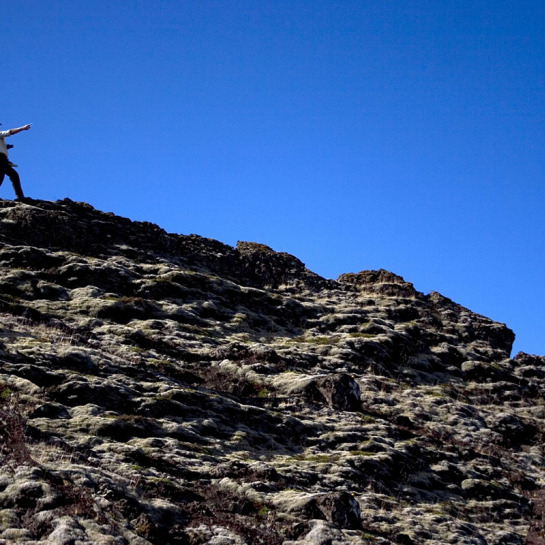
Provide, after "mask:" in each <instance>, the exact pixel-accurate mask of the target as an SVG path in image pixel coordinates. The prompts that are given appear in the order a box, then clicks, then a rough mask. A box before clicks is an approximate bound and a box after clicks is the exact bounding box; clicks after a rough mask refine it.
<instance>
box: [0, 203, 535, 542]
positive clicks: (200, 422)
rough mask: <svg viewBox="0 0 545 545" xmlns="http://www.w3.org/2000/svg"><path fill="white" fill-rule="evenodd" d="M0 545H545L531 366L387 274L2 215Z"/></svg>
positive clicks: (256, 248)
mask: <svg viewBox="0 0 545 545" xmlns="http://www.w3.org/2000/svg"><path fill="white" fill-rule="evenodd" d="M0 260H1V263H2V268H1V271H0V461H1V466H0V545H7V544H8V543H19V542H21V543H23V542H25V543H44V544H45V543H48V544H53V543H55V544H61V543H62V544H74V543H81V544H94V543H100V544H102V543H104V544H106V543H108V544H115V545H118V544H119V545H122V544H135V545H144V544H150V543H151V544H161V545H168V544H183V545H201V544H202V545H205V544H208V545H219V544H225V545H231V544H232V545H242V544H247V545H254V544H273V545H282V544H283V545H294V544H301V545H319V544H320V545H325V544H336V545H345V544H367V543H373V544H379V545H386V544H412V543H414V544H429V545H432V544H433V545H440V544H441V545H444V544H447V543H453V544H454V543H455V544H472V545H473V544H483V545H485V544H488V545H500V544H503V545H506V544H521V545H522V544H523V543H534V544H537V543H543V537H542V536H543V525H544V521H543V518H544V517H545V508H544V507H543V506H544V505H545V495H544V493H543V482H545V456H544V452H543V430H544V423H543V418H544V416H545V400H544V397H543V392H544V385H545V357H543V356H531V355H528V354H522V353H521V354H517V355H515V356H514V357H513V358H512V357H511V348H512V343H513V340H514V334H513V332H512V331H511V330H510V329H509V328H507V327H506V326H505V325H504V324H500V323H496V322H493V321H491V320H489V319H488V318H486V317H483V316H480V315H478V314H475V313H473V312H471V311H470V310H468V309H466V308H463V307H462V306H460V305H458V304H456V303H454V302H453V301H451V300H450V299H448V298H446V297H444V296H442V295H440V294H438V293H430V294H428V295H425V294H422V293H419V292H418V291H416V290H415V289H414V287H413V286H412V284H410V283H409V282H406V281H405V280H404V279H403V278H401V277H400V276H397V275H395V274H393V273H391V272H388V271H384V270H379V271H362V272H359V273H348V274H343V275H341V276H340V277H339V278H338V279H337V280H329V279H324V278H321V277H320V276H318V275H316V274H314V273H312V272H311V271H309V270H308V269H306V267H305V265H304V264H303V263H302V262H301V261H300V260H299V259H297V258H296V257H294V256H291V255H289V254H286V253H278V252H275V251H273V250H272V249H271V248H268V247H267V246H264V245H261V244H256V243H250V242H240V243H238V244H237V246H236V248H233V247H230V246H227V245H225V244H222V243H221V242H218V241H215V240H211V239H206V238H203V237H199V236H197V235H175V234H170V233H166V232H165V231H163V230H162V229H160V228H159V227H157V226H156V225H152V224H150V223H146V222H132V221H130V220H128V219H126V218H121V217H118V216H115V215H114V214H111V213H103V212H100V211H98V210H95V209H94V208H92V207H91V206H89V205H87V204H85V203H75V202H72V201H70V200H68V199H65V200H63V201H58V202H45V201H29V202H28V203H16V202H12V201H0Z"/></svg>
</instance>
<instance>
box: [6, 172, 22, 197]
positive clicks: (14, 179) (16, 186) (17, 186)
mask: <svg viewBox="0 0 545 545" xmlns="http://www.w3.org/2000/svg"><path fill="white" fill-rule="evenodd" d="M5 172H6V174H7V175H8V176H9V179H10V180H11V185H12V186H13V191H15V196H16V197H17V198H18V199H24V198H25V195H24V193H23V189H22V188H21V179H20V178H19V174H17V171H16V170H15V169H14V168H13V167H12V166H10V165H8V167H7V169H6V170H5Z"/></svg>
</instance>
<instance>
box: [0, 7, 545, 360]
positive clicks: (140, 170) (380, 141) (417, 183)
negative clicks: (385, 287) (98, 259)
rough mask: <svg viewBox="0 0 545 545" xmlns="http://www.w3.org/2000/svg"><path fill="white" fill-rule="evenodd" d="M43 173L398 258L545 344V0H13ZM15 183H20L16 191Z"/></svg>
mask: <svg viewBox="0 0 545 545" xmlns="http://www.w3.org/2000/svg"><path fill="white" fill-rule="evenodd" d="M3 8H4V9H3V17H4V20H5V21H6V29H5V33H4V35H5V37H6V39H5V54H4V70H5V72H6V73H7V74H9V84H8V85H7V86H6V88H5V90H4V108H3V111H2V114H1V115H0V121H1V122H2V123H3V125H2V128H10V127H16V126H20V125H23V124H25V123H33V126H32V129H31V130H30V131H28V132H25V133H23V134H20V135H17V136H14V137H13V138H12V139H11V140H10V143H12V144H14V145H15V147H14V149H13V150H12V152H11V153H12V155H11V157H12V160H13V161H14V162H15V163H17V164H19V165H20V167H19V173H20V175H21V180H22V185H23V189H24V191H25V193H26V194H27V195H28V196H30V197H34V198H38V199H47V200H56V199H62V198H64V197H69V198H70V199H72V200H75V201H85V202H89V203H90V204H91V205H92V206H94V207H96V208H99V209H101V210H110V211H112V212H114V213H116V214H119V215H123V216H126V217H129V218H131V219H133V220H142V221H150V222H153V223H156V224H158V225H159V226H160V227H162V228H164V229H166V230H167V231H169V232H173V233H181V234H189V233H196V234H199V235H202V236H206V237H211V238H215V239H217V240H220V241H222V242H224V243H226V244H229V245H235V244H236V242H237V240H249V241H255V242H259V243H263V244H267V245H268V246H270V247H272V248H273V249H274V250H276V251H280V252H288V253H290V254H292V255H295V256H297V257H298V258H299V259H301V260H302V261H303V262H304V263H305V264H306V266H307V267H308V268H309V269H311V270H312V271H314V272H316V273H317V274H319V275H321V276H324V277H327V278H336V277H337V276H338V275H340V274H342V273H346V272H357V271H359V270H364V269H380V268H382V269H386V270H390V271H392V272H394V273H396V274H398V275H400V276H402V277H403V278H405V279H406V280H407V281H408V282H411V283H413V284H414V286H415V288H416V289H417V290H419V291H422V292H424V293H427V292H429V291H438V292H440V293H442V294H443V295H445V296H447V297H449V298H451V299H452V300H454V301H456V302H457V303H459V304H461V305H463V306H464V307H467V308H469V309H471V310H473V311H474V312H478V313H479V314H483V315H485V316H487V317H490V318H491V319H493V320H495V321H499V322H503V323H506V324H507V326H508V327H510V328H511V329H512V330H513V331H514V332H515V334H516V335H517V338H516V341H515V350H514V352H516V351H519V350H522V351H525V352H528V353H536V354H545V339H544V338H543V335H542V329H543V326H542V324H543V323H544V318H545V294H543V291H542V290H541V283H542V271H543V269H544V267H545V258H544V252H543V248H542V246H543V243H542V241H543V238H544V235H545V222H544V220H543V213H542V203H543V200H544V197H545V184H544V183H543V171H544V166H545V165H544V157H545V155H544V151H545V135H544V134H543V130H542V127H543V125H544V121H545V109H544V106H543V104H544V101H543V99H544V96H543V90H544V87H545V85H544V84H545V78H544V75H545V71H544V62H545V61H544V59H545V47H544V43H543V39H542V36H543V34H544V31H545V28H544V27H545V17H544V15H545V13H544V12H545V6H543V5H541V4H540V3H537V2H521V3H517V4H516V5H515V4H514V3H512V2H507V1H499V2H491V1H484V2H480V3H478V4H477V5H475V3H473V2H469V1H466V0H463V1H462V2H444V3H441V4H437V3H433V2H430V1H417V2H410V3H409V2H404V1H401V0H396V1H393V2H390V3H388V4H387V5H385V4H384V3H383V2H378V1H376V2H375V1H371V2H365V3H362V2H357V1H351V0H348V1H344V2H335V1H334V2H331V1H325V0H318V1H313V2H310V1H307V0H302V1H301V2H295V3H293V2H284V1H280V2H272V1H269V0H265V1H263V2H260V3H255V2H250V1H235V2H228V1H226V0H220V1H217V2H207V1H205V2H202V1H196V0H195V1H193V0H189V1H184V2H179V1H174V0H161V1H159V2H156V3H154V4H153V5H152V6H151V5H150V4H149V3H144V2H141V1H134V2H126V3H118V4H108V3H96V2H90V1H89V0H79V1H78V2H74V3H66V2H62V1H60V0H54V1H52V2H48V3H47V4H44V3H43V2H38V1H37V0H23V1H21V2H18V3H11V4H7V5H6V6H4V7H3ZM12 197H13V194H12V190H11V187H10V184H9V181H6V182H5V183H4V185H3V186H2V188H1V191H0V198H8V199H11V198H12Z"/></svg>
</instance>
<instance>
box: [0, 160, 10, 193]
mask: <svg viewBox="0 0 545 545" xmlns="http://www.w3.org/2000/svg"><path fill="white" fill-rule="evenodd" d="M8 165H9V162H8V158H7V157H6V156H5V155H4V154H3V153H0V185H2V182H3V181H4V176H5V175H6V168H7V167H8Z"/></svg>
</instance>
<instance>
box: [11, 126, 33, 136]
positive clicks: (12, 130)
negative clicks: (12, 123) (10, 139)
mask: <svg viewBox="0 0 545 545" xmlns="http://www.w3.org/2000/svg"><path fill="white" fill-rule="evenodd" d="M28 129H30V124H29V125H23V126H22V127H19V128H17V129H10V130H9V133H10V134H17V133H18V132H21V131H28Z"/></svg>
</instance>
